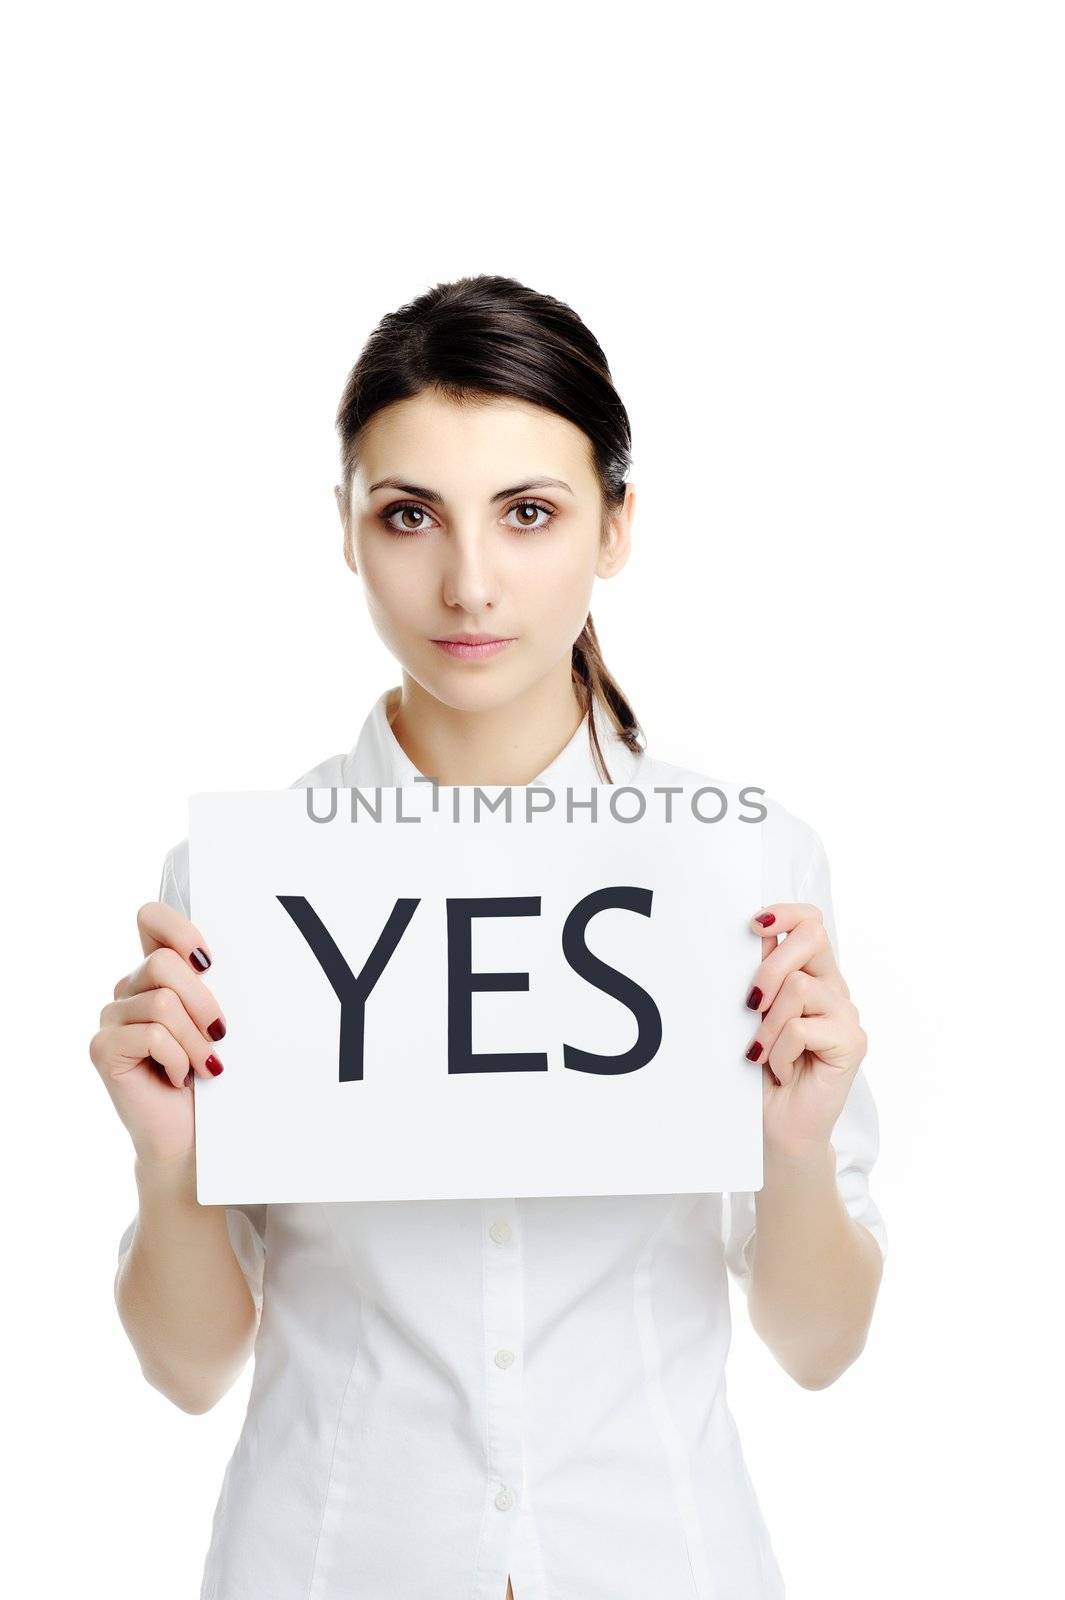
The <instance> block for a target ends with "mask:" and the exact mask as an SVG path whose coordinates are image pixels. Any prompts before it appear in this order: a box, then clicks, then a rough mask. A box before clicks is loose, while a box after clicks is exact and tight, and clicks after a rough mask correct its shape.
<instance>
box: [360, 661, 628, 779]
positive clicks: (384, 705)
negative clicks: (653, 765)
mask: <svg viewBox="0 0 1065 1600" xmlns="http://www.w3.org/2000/svg"><path fill="white" fill-rule="evenodd" d="M401 692H402V691H401V689H400V687H399V686H398V685H396V686H394V687H392V688H390V689H385V690H384V691H383V692H382V693H381V694H380V695H378V697H377V700H376V701H375V703H374V705H373V707H372V708H371V710H370V713H369V715H368V716H367V718H366V721H365V722H364V723H363V725H362V731H361V732H360V734H359V737H358V739H357V740H356V742H355V744H354V746H353V747H352V749H351V750H349V752H348V754H347V755H346V756H345V757H344V765H343V776H344V787H345V788H359V787H364V786H376V785H392V784H404V783H413V782H414V780H415V778H418V777H421V776H422V774H421V773H420V772H419V770H418V768H417V767H416V766H415V765H414V762H413V761H412V760H411V759H410V757H409V756H408V755H407V753H406V751H405V750H404V749H403V746H402V745H401V744H400V742H399V740H398V739H397V738H396V736H395V734H394V733H393V732H392V723H391V717H392V716H393V715H394V714H395V711H396V709H397V708H398V705H399V697H400V694H401ZM591 715H592V717H593V719H594V722H595V730H596V733H597V734H598V736H599V745H600V748H601V750H602V752H603V759H604V761H605V762H606V769H607V771H608V772H609V773H610V778H611V781H612V782H613V783H615V784H621V783H634V782H638V781H639V779H638V776H637V775H638V771H639V767H640V764H641V762H642V760H643V752H642V751H639V752H637V751H633V750H630V749H629V747H628V745H627V744H626V743H625V741H624V739H623V738H622V737H621V735H620V733H618V732H617V730H616V729H615V727H614V725H613V723H612V722H611V720H610V718H609V717H608V716H607V715H606V713H605V712H604V711H603V709H602V707H601V706H600V704H599V702H598V700H597V699H595V697H594V696H593V699H592V709H591ZM602 781H603V780H602V778H601V777H600V775H599V771H598V769H597V767H596V765H595V760H594V757H593V754H592V747H591V744H590V742H589V737H588V717H587V716H585V717H584V718H583V719H582V721H581V723H580V725H579V726H578V728H577V730H576V732H575V733H574V734H573V735H572V737H571V738H570V739H569V741H568V743H566V744H565V745H564V746H563V748H562V749H561V750H560V751H559V753H558V755H557V756H555V758H554V759H553V760H552V761H549V762H548V764H547V766H546V767H545V768H544V769H543V771H542V772H539V773H537V775H536V777H535V778H532V779H530V782H532V783H545V784H551V785H557V786H561V787H565V786H566V785H573V786H574V787H577V786H579V785H581V784H601V783H602Z"/></svg>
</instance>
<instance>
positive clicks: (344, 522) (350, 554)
mask: <svg viewBox="0 0 1065 1600" xmlns="http://www.w3.org/2000/svg"><path fill="white" fill-rule="evenodd" d="M333 495H334V497H335V499H336V503H337V510H338V511H339V512H340V526H341V527H342V528H343V530H344V560H345V561H346V562H347V564H348V566H349V567H350V568H351V570H352V572H354V573H355V574H356V576H358V571H359V569H358V567H357V566H356V565H355V551H354V549H353V548H352V543H351V526H350V519H349V516H348V507H347V505H346V504H345V500H344V491H343V489H342V488H341V486H340V484H339V483H335V484H334V485H333Z"/></svg>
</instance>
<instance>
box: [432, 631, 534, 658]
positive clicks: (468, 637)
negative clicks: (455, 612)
mask: <svg viewBox="0 0 1065 1600" xmlns="http://www.w3.org/2000/svg"><path fill="white" fill-rule="evenodd" d="M433 643H434V644H435V645H436V646H437V648H438V649H440V650H443V651H444V652H445V654H447V655H449V656H455V657H457V658H458V659H459V660H460V661H483V660H486V659H487V658H488V657H489V656H496V655H498V654H499V652H500V651H501V650H505V649H506V647H507V645H508V644H513V643H514V640H513V639H500V638H498V637H497V636H495V635H494V634H489V633H453V634H452V635H451V637H450V638H448V639H434V640H433Z"/></svg>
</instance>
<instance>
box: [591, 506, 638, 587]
mask: <svg viewBox="0 0 1065 1600" xmlns="http://www.w3.org/2000/svg"><path fill="white" fill-rule="evenodd" d="M635 513H636V486H635V484H633V483H627V484H626V485H625V499H624V501H623V502H622V504H621V505H620V506H619V507H618V509H617V511H615V512H614V513H613V515H612V516H611V518H610V521H609V523H608V524H607V531H606V536H605V538H604V539H603V542H602V545H601V546H600V549H599V560H598V561H597V563H596V568H595V570H596V575H597V577H600V578H612V577H613V576H614V575H615V573H618V572H620V571H621V569H622V567H623V566H624V565H625V563H626V561H627V560H628V559H629V551H630V549H631V546H632V519H633V517H634V515H635Z"/></svg>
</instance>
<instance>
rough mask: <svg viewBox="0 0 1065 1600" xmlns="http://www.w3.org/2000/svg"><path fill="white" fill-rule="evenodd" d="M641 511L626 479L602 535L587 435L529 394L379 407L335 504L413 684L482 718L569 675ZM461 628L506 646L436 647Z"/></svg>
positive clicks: (377, 617) (425, 397) (391, 644)
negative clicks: (548, 680) (576, 647)
mask: <svg viewBox="0 0 1065 1600" xmlns="http://www.w3.org/2000/svg"><path fill="white" fill-rule="evenodd" d="M386 479H387V480H389V481H388V482H387V483H386V482H383V480H386ZM339 499H340V492H339V490H338V500H339ZM634 503H635V491H634V490H633V488H632V486H631V485H629V487H628V489H627V492H626V498H625V504H624V506H623V507H622V509H621V510H620V511H619V512H617V513H616V514H615V515H614V516H613V517H612V519H611V521H610V524H609V526H608V529H607V531H606V536H605V537H603V534H602V522H601V519H602V497H601V494H600V490H599V483H598V479H597V478H596V476H595V473H594V470H593V467H592V461H591V446H590V443H589V440H588V439H587V437H586V435H585V434H583V433H582V432H581V430H580V429H579V428H577V427H575V426H574V425H573V424H572V423H570V422H567V421H566V420H565V418H563V417H559V416H556V415H555V414H554V413H553V412H550V411H546V410H544V409H543V408H542V407H540V406H535V405H530V404H528V403H527V402H525V401H521V400H510V399H502V398H500V399H496V398H494V397H493V398H490V399H488V400H484V401H481V400H480V399H478V400H477V401H476V402H473V403H469V404H459V403H456V402H454V401H451V400H447V399H445V398H443V397H442V396H440V395H439V394H438V393H436V392H435V391H428V390H426V391H423V392H422V393H421V394H418V395H416V396H415V397H414V398H413V399H410V400H402V401H398V402H397V403H396V404H394V405H391V406H388V407H386V408H385V409H384V410H383V411H379V412H378V413H377V414H376V415H375V416H374V417H373V418H372V419H371V421H370V422H369V424H368V425H367V427H366V429H365V430H364V432H363V434H362V437H361V439H360V441H359V465H358V467H357V469H356V471H355V473H354V477H353V481H352V486H351V499H350V505H349V506H348V507H347V508H345V507H344V506H343V504H341V517H342V519H343V520H345V523H346V536H345V554H346V557H347V560H348V563H349V565H350V566H351V567H352V568H353V570H354V571H356V572H357V573H358V574H359V576H360V577H361V578H362V582H363V586H364V588H365V591H366V600H367V604H368V606H369V609H370V616H371V618H372V620H373V624H374V627H375V628H376V629H377V632H378V634H379V635H380V637H381V639H382V640H383V641H384V643H385V644H386V645H387V646H388V648H389V650H391V652H392V654H393V655H394V656H395V657H396V659H397V660H398V661H399V662H400V664H401V665H402V666H403V667H404V668H405V670H406V671H407V672H408V673H409V674H410V675H411V677H412V678H414V679H415V680H416V681H417V682H418V683H420V684H421V685H422V686H423V688H425V689H426V690H427V691H428V692H429V693H431V694H433V695H434V696H435V697H436V698H437V699H438V700H441V701H443V702H444V703H445V704H447V705H450V706H454V707H455V708H456V709H460V710H484V709H487V708H489V707H491V706H497V705H501V704H503V703H505V702H506V701H508V700H510V699H512V698H514V697H516V696H517V695H520V694H521V692H522V691H523V690H524V689H526V688H528V687H529V686H531V685H532V684H534V683H536V682H538V681H539V680H540V679H542V678H543V677H544V676H545V675H546V674H547V673H548V672H550V671H551V670H552V669H553V668H558V666H559V663H560V662H564V663H565V676H566V681H567V682H568V681H569V662H570V652H571V649H572V646H573V643H574V640H575V639H576V638H577V636H578V635H579V633H580V631H581V629H582V627H583V626H584V623H585V620H586V618H587V616H588V611H589V607H590V603H591V594H592V587H593V584H594V581H595V578H596V577H601V578H606V577H611V576H612V575H613V574H614V573H615V572H618V571H620V569H621V567H622V566H624V564H625V560H626V558H627V556H628V549H629V529H630V524H631V519H632V513H633V508H634ZM345 511H346V513H347V514H346V516H345ZM463 633H469V634H484V635H488V636H490V637H492V638H503V639H508V640H509V641H510V643H508V644H505V645H503V646H502V647H501V648H500V649H498V650H496V651H494V652H488V653H486V654H485V653H482V654H480V655H463V654H457V653H452V652H449V651H447V650H445V649H444V648H442V647H441V645H440V644H438V643H436V642H434V641H437V640H440V639H443V638H447V637H448V636H450V635H454V634H463Z"/></svg>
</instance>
